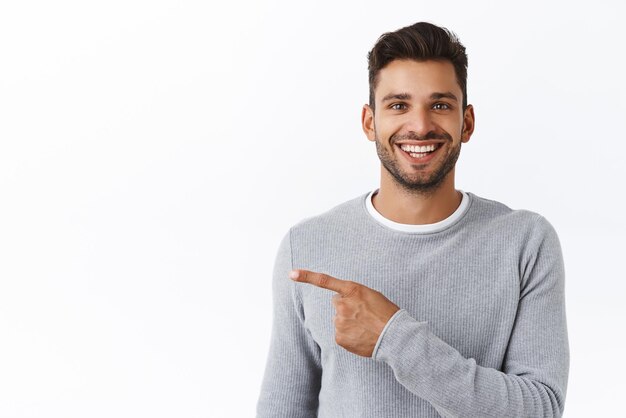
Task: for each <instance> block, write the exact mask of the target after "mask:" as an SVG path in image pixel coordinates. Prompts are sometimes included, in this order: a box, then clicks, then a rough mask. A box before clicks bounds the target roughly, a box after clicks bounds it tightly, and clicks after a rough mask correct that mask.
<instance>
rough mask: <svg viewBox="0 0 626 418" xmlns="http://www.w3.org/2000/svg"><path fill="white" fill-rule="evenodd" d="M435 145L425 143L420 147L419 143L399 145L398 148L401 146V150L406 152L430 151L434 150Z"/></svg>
mask: <svg viewBox="0 0 626 418" xmlns="http://www.w3.org/2000/svg"><path fill="white" fill-rule="evenodd" d="M435 147H436V146H435V145H434V144H433V145H426V146H423V147H420V146H419V145H406V144H404V145H401V146H400V148H402V150H403V151H406V152H430V151H434V150H435Z"/></svg>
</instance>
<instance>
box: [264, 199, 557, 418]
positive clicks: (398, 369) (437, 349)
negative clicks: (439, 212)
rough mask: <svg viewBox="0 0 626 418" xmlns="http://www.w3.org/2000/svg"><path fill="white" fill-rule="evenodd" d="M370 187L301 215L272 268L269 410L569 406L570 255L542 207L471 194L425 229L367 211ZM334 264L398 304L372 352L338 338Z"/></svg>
mask: <svg viewBox="0 0 626 418" xmlns="http://www.w3.org/2000/svg"><path fill="white" fill-rule="evenodd" d="M366 199H369V193H366V194H363V195H361V196H359V197H357V198H354V199H352V200H349V201H347V202H345V203H342V204H340V205H338V206H336V207H334V208H332V209H331V210H329V211H327V212H325V213H323V214H321V215H318V216H315V217H311V218H307V219H304V220H302V221H300V222H299V223H297V224H296V225H294V226H293V227H292V228H291V229H290V230H289V232H288V233H287V234H286V235H285V236H284V238H283V240H282V242H281V243H280V246H279V249H278V255H277V258H276V261H275V264H274V272H273V282H272V283H273V285H272V291H273V324H272V335H271V342H270V349H269V355H268V358H267V364H266V369H265V375H264V379H263V383H262V387H261V392H260V397H259V399H258V404H257V416H258V417H289V418H295V417H315V416H318V417H333V418H334V417H376V418H386V417H439V416H443V417H476V418H479V417H480V418H482V417H499V418H504V417H507V418H508V417H533V418H539V417H559V416H561V414H562V413H563V409H564V405H565V395H566V391H567V379H568V373H569V344H568V335H567V324H566V316H565V293H564V290H565V289H564V285H565V283H564V280H565V274H564V266H563V257H562V253H561V247H560V243H559V239H558V236H557V234H556V232H555V230H554V228H553V227H552V225H551V224H550V223H549V222H548V221H547V220H546V219H545V218H544V217H543V216H541V215H539V214H537V213H534V212H531V211H528V210H512V209H510V208H509V207H507V206H505V205H504V204H502V203H499V202H496V201H493V200H488V199H485V198H481V197H479V196H477V195H475V194H473V193H470V192H467V193H465V198H464V199H466V202H465V205H462V206H463V207H464V209H463V212H462V213H459V210H457V213H455V215H456V216H455V219H454V221H453V222H448V223H444V224H445V225H444V226H443V227H441V228H438V229H437V228H435V229H434V230H433V229H431V230H429V231H427V232H420V231H414V232H407V231H399V230H397V229H394V228H391V227H389V226H388V225H384V224H382V223H381V222H380V221H377V220H376V219H375V218H374V217H373V216H372V215H371V214H370V213H369V212H368V210H367V205H366ZM294 268H296V269H300V268H301V269H307V270H312V271H318V272H323V273H327V274H329V275H331V276H334V277H337V278H339V279H345V280H352V281H355V282H359V283H362V284H364V285H366V286H368V287H370V288H372V289H375V290H378V291H380V292H381V293H382V294H384V295H385V296H386V297H387V298H388V299H390V300H391V301H392V302H394V303H395V304H396V305H398V306H399V307H400V308H401V309H400V311H398V312H397V313H396V314H395V315H394V316H393V317H392V318H391V319H390V320H389V322H388V323H387V325H386V326H385V328H384V330H383V332H382V334H381V335H380V337H379V339H378V342H377V344H376V347H375V349H374V352H373V354H372V357H371V358H365V357H361V356H358V355H356V354H353V353H350V352H349V351H347V350H345V349H344V348H343V347H341V346H339V345H337V343H336V342H335V335H334V324H333V320H332V318H333V315H334V314H335V311H334V307H333V305H332V302H331V297H332V296H333V295H334V294H335V293H334V292H332V291H330V290H326V289H322V288H318V287H315V286H312V285H309V284H306V283H296V282H293V281H292V280H290V279H289V278H288V276H287V275H288V272H289V271H290V270H291V269H294Z"/></svg>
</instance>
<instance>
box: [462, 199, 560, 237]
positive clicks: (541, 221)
mask: <svg viewBox="0 0 626 418" xmlns="http://www.w3.org/2000/svg"><path fill="white" fill-rule="evenodd" d="M468 193H469V194H470V195H471V200H472V206H473V214H474V218H475V219H477V220H480V221H483V222H490V223H492V224H493V225H494V226H495V227H497V228H498V229H502V230H509V231H511V232H514V231H517V232H523V231H526V232H527V233H532V234H539V235H543V234H545V233H552V232H554V227H553V226H552V224H551V223H550V222H549V221H548V220H547V219H546V218H545V217H544V216H543V215H542V214H540V213H539V212H537V211H535V210H531V209H525V208H519V209H513V208H511V207H510V206H508V205H507V204H505V203H502V202H500V201H497V200H494V199H488V198H485V197H482V196H478V195H476V194H474V193H471V192H468Z"/></svg>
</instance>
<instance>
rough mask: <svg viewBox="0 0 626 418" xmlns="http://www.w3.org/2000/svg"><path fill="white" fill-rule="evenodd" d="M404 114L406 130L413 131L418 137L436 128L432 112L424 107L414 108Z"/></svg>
mask: <svg viewBox="0 0 626 418" xmlns="http://www.w3.org/2000/svg"><path fill="white" fill-rule="evenodd" d="M406 116H407V119H406V121H405V128H406V130H407V131H410V132H414V133H415V134H416V135H418V136H420V137H423V136H426V134H428V133H429V132H432V131H436V130H437V129H436V128H437V127H436V125H435V123H434V121H433V118H432V114H431V113H430V112H429V111H428V110H426V109H414V110H413V111H412V112H409V113H407V115H406Z"/></svg>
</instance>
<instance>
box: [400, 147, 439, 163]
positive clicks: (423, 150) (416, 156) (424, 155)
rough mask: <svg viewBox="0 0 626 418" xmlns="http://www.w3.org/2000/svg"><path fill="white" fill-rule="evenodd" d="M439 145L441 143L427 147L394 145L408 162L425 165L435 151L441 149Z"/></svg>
mask: <svg viewBox="0 0 626 418" xmlns="http://www.w3.org/2000/svg"><path fill="white" fill-rule="evenodd" d="M441 145H442V143H431V144H428V145H414V144H396V146H397V147H398V148H399V149H400V151H401V152H402V154H404V155H405V156H406V157H407V158H408V160H409V161H411V162H414V163H426V162H428V161H430V160H431V159H432V158H433V156H434V155H435V154H436V152H437V150H438V149H439V148H441Z"/></svg>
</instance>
